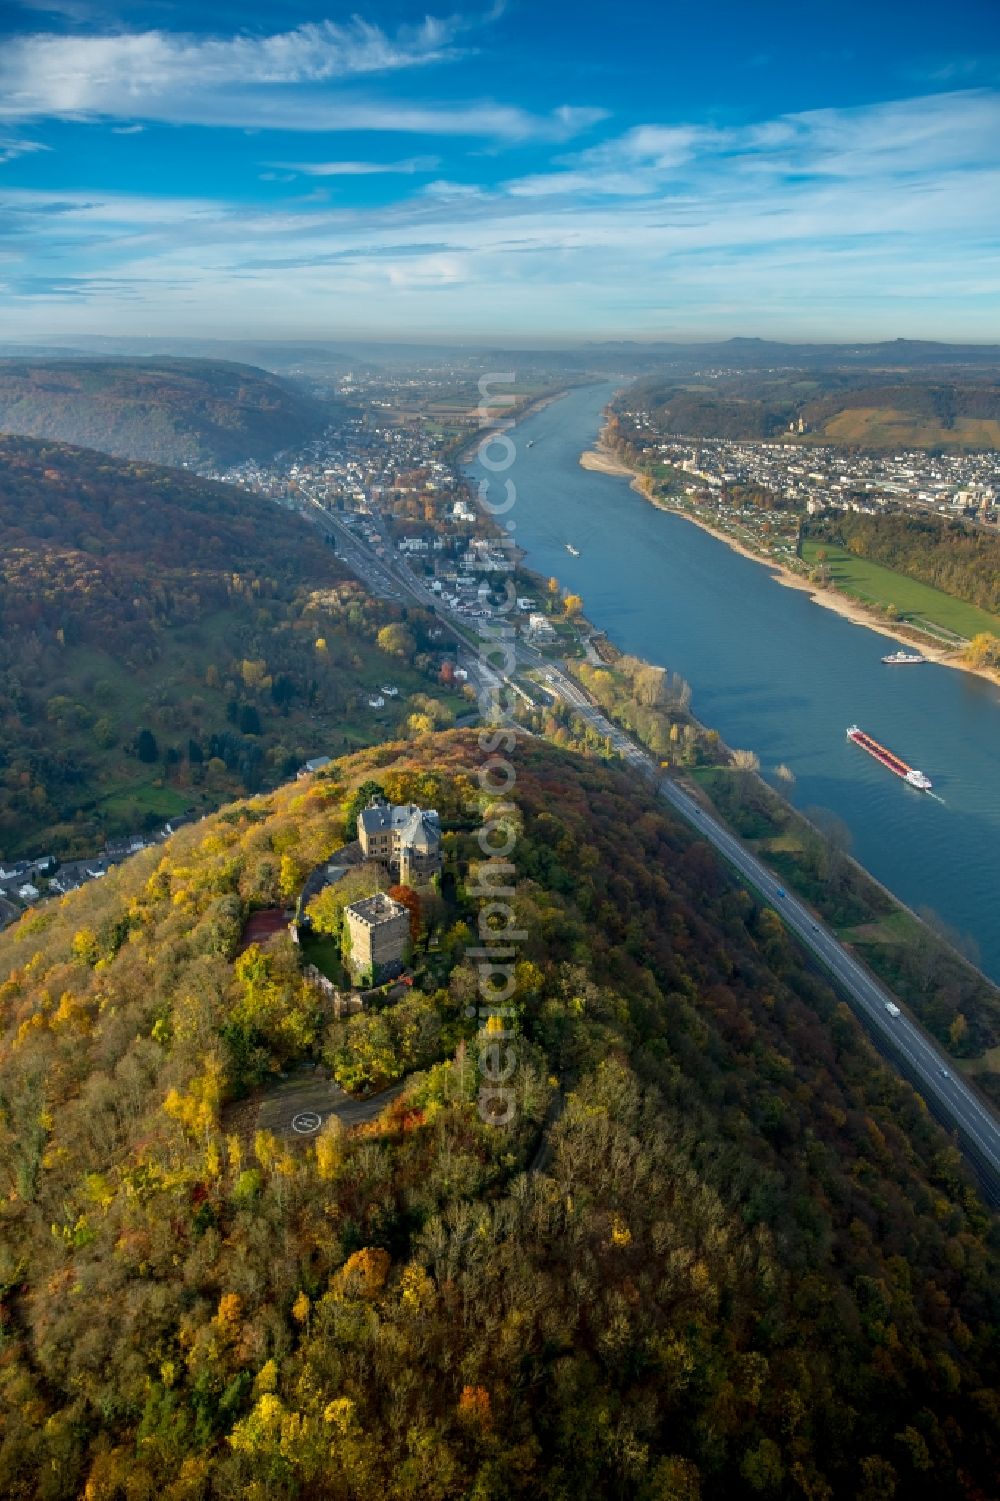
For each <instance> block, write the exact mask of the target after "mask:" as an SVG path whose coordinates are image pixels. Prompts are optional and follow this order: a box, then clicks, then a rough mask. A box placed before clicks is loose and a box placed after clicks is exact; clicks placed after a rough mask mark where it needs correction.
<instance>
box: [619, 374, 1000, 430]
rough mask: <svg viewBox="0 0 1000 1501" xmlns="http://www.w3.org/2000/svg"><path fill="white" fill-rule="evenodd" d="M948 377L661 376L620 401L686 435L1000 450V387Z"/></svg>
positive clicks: (981, 379)
mask: <svg viewBox="0 0 1000 1501" xmlns="http://www.w3.org/2000/svg"><path fill="white" fill-rule="evenodd" d="M948 374H949V376H951V378H945V372H944V371H940V370H938V371H935V372H934V373H933V374H931V373H929V372H919V371H912V372H910V373H909V375H908V378H904V376H903V375H902V373H901V372H899V371H894V372H889V371H878V372H876V371H871V372H866V373H865V374H863V375H862V374H861V373H860V372H858V373H851V372H848V371H844V370H831V369H827V370H815V371H809V372H807V371H797V372H789V371H777V370H768V371H754V372H750V371H747V372H745V373H742V374H734V373H729V374H727V375H720V376H719V377H718V378H716V379H714V380H713V381H712V382H711V384H710V385H709V384H707V383H706V382H705V381H704V379H702V378H700V377H693V378H688V379H686V380H685V379H684V378H682V377H681V378H678V377H673V378H670V379H664V378H663V376H658V377H654V378H646V379H644V380H642V381H640V382H639V383H638V384H637V385H636V386H634V387H632V389H631V390H630V391H629V392H627V393H626V394H625V396H624V397H623V398H622V404H623V405H625V406H632V405H641V406H644V407H646V408H647V409H650V410H652V412H653V413H654V415H655V419H656V423H657V426H658V427H659V429H660V430H661V431H662V432H665V433H672V434H677V435H678V436H683V437H689V438H728V439H731V440H735V441H740V440H758V441H768V440H773V439H775V438H779V437H784V438H792V437H794V438H795V440H796V441H798V442H801V443H804V444H806V445H808V444H812V443H823V444H837V445H839V446H841V447H846V448H858V449H884V448H915V449H917V448H923V449H937V448H941V449H969V450H972V449H1000V381H998V380H997V379H996V378H995V377H994V376H992V375H991V374H989V373H987V372H985V371H984V372H982V373H980V372H972V371H968V372H962V373H961V374H959V373H958V372H955V373H954V374H953V375H952V373H951V372H948ZM800 424H801V431H800ZM790 429H793V430H794V431H790Z"/></svg>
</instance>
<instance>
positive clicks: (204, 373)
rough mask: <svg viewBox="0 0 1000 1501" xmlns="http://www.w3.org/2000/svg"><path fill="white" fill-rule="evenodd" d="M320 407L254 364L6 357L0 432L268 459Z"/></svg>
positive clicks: (197, 462) (195, 457)
mask: <svg viewBox="0 0 1000 1501" xmlns="http://www.w3.org/2000/svg"><path fill="white" fill-rule="evenodd" d="M324 415H325V412H324V408H323V406H322V405H321V403H319V402H318V401H316V400H315V399H314V398H313V397H311V396H310V395H308V394H306V393H304V392H302V391H300V390H298V389H297V388H296V387H295V386H294V385H292V384H290V383H289V382H287V381H285V380H282V379H281V378H280V377H278V376H275V375H272V374H270V373H269V372H268V371H265V370H258V369H256V368H254V367H252V366H250V365H237V364H231V363H228V362H223V361H212V360H194V359H155V360H154V359H103V358H102V359H85V358H71V357H68V358H61V359H44V358H35V357H31V358H23V359H21V358H18V359H0V432H7V433H14V434H18V435H22V436H26V437H33V438H46V439H54V440H57V441H59V442H63V443H73V444H79V445H81V446H84V447H88V448H99V449H102V450H103V451H104V452H106V453H110V454H114V455H115V456H116V457H118V458H125V459H141V460H146V461H149V462H152V463H156V464H171V465H190V466H192V467H201V466H206V465H208V466H224V465H228V464H232V463H237V462H239V461H241V460H243V459H263V458H268V457H269V456H270V455H271V454H273V453H276V452H277V451H278V450H279V449H282V448H289V447H292V446H293V445H295V444H297V443H300V442H302V441H303V440H305V439H307V438H308V437H310V436H311V435H312V434H313V433H315V432H316V431H317V430H318V429H319V428H320V427H321V425H322V423H323V420H324Z"/></svg>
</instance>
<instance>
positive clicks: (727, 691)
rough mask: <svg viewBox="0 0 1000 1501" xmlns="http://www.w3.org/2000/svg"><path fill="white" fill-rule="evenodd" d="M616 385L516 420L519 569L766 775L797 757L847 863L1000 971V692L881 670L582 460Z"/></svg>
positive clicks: (869, 648)
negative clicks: (579, 608) (904, 769)
mask: <svg viewBox="0 0 1000 1501" xmlns="http://www.w3.org/2000/svg"><path fill="white" fill-rule="evenodd" d="M614 390H615V387H614V386H612V385H599V386H588V387H585V388H582V389H580V390H576V391H573V392H571V393H570V394H569V395H567V396H565V397H563V398H561V399H560V400H558V401H556V402H553V403H552V404H551V405H549V406H547V407H545V408H543V409H542V410H541V411H539V412H536V413H534V414H533V415H532V416H530V417H528V418H526V419H525V420H524V421H523V422H522V423H521V424H519V425H518V427H517V428H515V429H514V430H513V431H512V438H513V441H514V443H515V445H516V450H517V457H516V460H515V463H514V465H513V467H512V468H510V469H509V470H508V471H506V472H505V473H504V474H501V475H498V476H494V477H493V481H492V483H493V489H492V491H491V494H492V495H493V496H494V497H496V498H499V497H500V495H501V494H502V493H503V492H502V482H503V480H504V479H507V478H512V479H513V480H514V483H515V486H516V490H517V500H516V503H515V505H514V507H513V509H512V510H511V512H510V513H509V515H510V517H512V518H513V520H514V521H515V523H516V538H517V541H518V542H519V543H520V545H521V546H522V547H524V548H525V550H526V552H527V555H528V556H527V562H528V565H529V567H531V568H534V569H536V570H537V571H538V572H539V573H542V574H544V575H546V576H548V575H550V574H555V575H556V577H557V578H559V580H560V581H561V582H562V584H563V585H564V586H565V587H567V588H571V589H572V590H574V591H575V592H578V593H580V594H581V595H582V596H583V600H584V606H585V609H586V613H587V616H588V618H589V619H590V620H591V621H593V623H594V624H595V625H596V626H598V627H601V628H603V629H604V630H606V631H607V632H608V635H609V636H610V637H611V638H612V640H613V641H614V642H615V643H616V644H617V645H618V646H620V647H621V648H622V649H623V650H624V651H627V652H634V653H635V654H636V655H638V656H642V657H645V658H647V659H648V660H649V661H652V662H656V663H658V664H660V665H661V666H664V667H669V668H671V669H673V670H674V671H676V672H680V673H682V674H683V675H684V677H685V678H687V680H688V681H689V682H690V684H691V686H692V689H693V695H694V697H693V704H692V707H693V710H694V712H695V713H696V714H697V715H698V717H699V719H701V720H702V721H703V722H704V723H705V724H707V725H710V726H713V727H714V728H716V729H717V730H718V731H719V732H720V734H721V735H722V737H723V739H724V740H725V741H726V742H727V744H729V745H731V746H741V747H747V748H749V749H751V750H754V751H756V752H757V754H758V755H759V756H760V760H761V766H762V769H763V771H764V772H765V774H767V773H769V772H773V769H774V767H775V766H776V765H778V764H779V763H780V762H785V763H786V764H787V765H788V766H790V767H791V768H792V771H793V772H794V773H795V778H796V782H795V787H794V791H793V798H794V801H795V803H796V804H797V805H798V806H799V807H801V808H806V809H808V808H816V807H821V808H824V809H829V810H831V811H832V812H834V813H835V814H837V815H838V816H839V817H840V818H841V819H842V820H843V821H844V822H845V823H846V824H847V825H848V827H849V828H850V830H851V833H852V835H853V843H852V846H851V850H852V853H853V854H854V855H855V857H856V858H857V859H858V860H860V861H861V863H862V864H863V865H865V866H867V868H868V869H869V870H870V871H872V872H873V874H874V875H876V876H877V877H878V878H879V880H880V881H882V882H883V883H884V884H885V885H886V886H888V887H889V888H890V890H892V891H894V892H895V893H897V895H898V896H899V897H901V899H902V900H903V901H904V902H906V903H908V904H909V905H910V906H911V907H916V908H931V909H933V911H934V912H935V913H937V914H938V915H939V916H940V917H941V918H943V919H944V921H945V922H946V923H948V924H949V925H950V926H951V927H952V928H954V929H957V930H958V931H959V932H960V933H962V934H963V935H968V936H970V937H971V938H972V939H973V940H974V942H975V946H976V949H977V950H978V956H979V961H980V963H981V964H982V967H983V968H984V969H985V970H986V971H987V972H988V973H989V974H990V975H992V976H993V978H994V979H996V980H1000V912H998V901H1000V691H998V690H997V689H996V688H994V687H993V686H991V685H990V684H988V683H986V682H984V681H983V680H981V679H979V678H975V677H971V676H970V675H968V674H967V673H963V672H956V671H954V670H953V669H951V668H946V667H937V666H932V665H929V664H928V665H926V666H922V667H885V666H883V665H882V663H881V661H880V658H881V656H882V655H883V653H885V652H886V651H891V650H893V643H892V642H891V641H890V640H889V639H888V638H887V637H885V636H882V635H880V634H878V633H876V632H874V631H870V630H868V629H866V628H864V627H861V626H857V625H853V624H851V623H850V622H849V621H847V620H845V619H843V618H842V617H841V616H839V615H836V614H834V613H833V611H831V610H827V609H824V608H823V607H822V606H820V605H817V604H814V603H813V602H812V600H811V599H810V598H809V596H808V594H806V593H804V592H803V591H801V590H798V589H789V588H785V587H783V586H782V585H781V584H780V583H778V582H777V581H776V580H775V578H774V577H773V575H772V574H771V573H770V572H769V570H768V569H767V568H766V567H764V566H762V565H761V564H759V563H754V562H752V561H751V560H749V559H747V558H743V557H741V556H740V555H739V554H738V553H735V552H733V551H732V549H731V548H729V547H727V546H726V544H725V543H724V542H721V541H719V540H717V539H716V538H715V537H712V536H710V535H709V534H708V533H707V532H704V531H702V530H701V529H700V528H699V527H696V526H694V525H692V523H691V522H689V521H686V520H684V518H683V517H680V516H674V515H671V514H670V513H668V512H664V511H659V510H657V509H656V508H655V507H653V506H651V505H650V504H649V503H648V502H647V501H645V500H643V499H642V497H641V496H639V495H637V494H636V493H635V492H634V491H633V490H632V489H630V487H629V481H628V480H627V479H620V478H617V477H612V476H609V475H603V474H597V473H594V472H590V471H587V470H584V469H582V468H581V467H580V463H579V459H580V454H581V453H582V452H583V450H584V449H586V448H591V447H593V445H594V442H595V440H596V438H597V435H598V432H599V430H600V426H601V420H602V419H601V414H602V411H603V408H604V407H605V405H606V403H607V402H608V400H609V399H610V397H611V395H612V393H613V391H614ZM529 442H530V443H531V447H530V448H529V447H528V444H529ZM501 456H502V455H501V451H500V450H499V449H494V450H492V452H491V455H490V457H492V458H493V459H494V460H499V459H500V458H501ZM468 473H469V476H470V478H472V479H473V480H478V479H479V477H480V476H481V475H482V474H483V473H484V471H483V470H482V469H481V468H480V467H479V465H478V463H473V464H471V465H470V466H469V467H468ZM567 543H572V544H573V546H575V547H577V548H579V550H580V556H579V557H578V558H574V557H571V556H570V554H569V553H568V552H567V551H566V544H567ZM854 722H856V723H858V724H860V725H861V726H862V728H863V729H866V730H868V731H869V733H870V734H872V735H874V736H875V738H876V739H878V740H880V741H881V742H882V743H883V744H884V745H887V746H889V748H890V749H891V750H894V751H896V752H897V753H898V754H899V755H900V756H902V757H903V759H904V760H906V761H908V762H909V763H910V765H911V766H918V767H920V768H921V769H922V770H923V771H925V772H926V773H927V775H928V776H929V777H931V778H932V779H933V782H934V792H935V796H934V797H931V796H926V795H924V794H922V793H920V792H917V791H915V790H913V789H911V788H909V787H907V786H906V785H905V784H904V783H902V782H901V781H899V780H898V779H897V778H896V777H894V776H892V775H891V773H889V772H888V771H885V770H884V769H883V768H882V767H881V766H879V764H878V763H877V762H876V761H874V760H872V758H871V757H870V756H866V755H865V754H864V752H863V751H860V750H858V749H857V748H856V747H855V746H853V745H852V744H851V743H850V742H849V741H848V740H847V739H846V737H845V733H844V732H845V729H846V727H847V726H848V725H849V724H851V723H854ZM938 797H939V798H940V801H939V800H938Z"/></svg>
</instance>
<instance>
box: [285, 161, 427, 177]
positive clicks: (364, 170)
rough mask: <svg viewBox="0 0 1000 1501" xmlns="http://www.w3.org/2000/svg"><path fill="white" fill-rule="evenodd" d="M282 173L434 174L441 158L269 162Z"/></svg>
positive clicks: (342, 174)
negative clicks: (390, 160)
mask: <svg viewBox="0 0 1000 1501" xmlns="http://www.w3.org/2000/svg"><path fill="white" fill-rule="evenodd" d="M268 165H269V166H271V167H277V168H278V169H279V170H280V171H282V172H301V173H302V174H303V175H304V176H306V177H371V176H378V175H380V174H382V173H393V174H395V173H402V174H403V175H409V174H411V173H413V172H433V171H434V169H435V168H436V167H438V166H440V157H437V156H411V157H407V158H406V160H405V161H400V162H269V163H268Z"/></svg>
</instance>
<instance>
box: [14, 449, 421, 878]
mask: <svg viewBox="0 0 1000 1501" xmlns="http://www.w3.org/2000/svg"><path fill="white" fill-rule="evenodd" d="M393 619H394V613H393V612H392V611H389V610H388V609H386V608H385V607H383V606H380V605H378V604H377V603H376V602H374V601H372V600H370V599H368V598H366V596H365V595H364V594H363V593H362V591H361V589H360V587H359V586H358V585H357V584H356V583H354V582H353V580H351V579H350V578H349V576H348V575H347V573H346V571H345V570H344V569H343V568H342V566H341V565H340V564H339V563H338V562H337V560H336V557H335V556H334V554H333V552H332V551H331V549H330V548H329V547H327V546H325V545H324V544H323V542H322V540H321V537H320V534H319V533H317V532H316V531H315V529H313V528H312V527H310V526H308V525H307V523H306V522H304V521H302V520H301V519H300V518H299V517H298V516H295V515H293V514H291V513H289V512H285V511H282V510H280V509H279V508H278V507H277V506H276V505H275V504H274V503H273V502H271V501H268V500H264V499H261V498H259V497H257V496H254V495H250V494H247V493H244V492H243V491H237V490H234V489H230V488H228V487H226V486H223V485H214V484H210V483H208V482H207V481H203V480H198V479H195V478H193V477H191V476H188V475H185V474H183V473H180V472H178V471H176V470H166V469H158V468H154V467H152V466H150V465H143V464H135V463H132V464H127V463H123V462H121V461H120V460H116V459H111V458H108V457H107V456H106V455H104V454H99V453H93V452H90V451H88V450H85V449H74V448H68V447H65V446H63V445H57V444H47V443H41V442H36V441H33V440H31V439H26V438H6V439H0V857H9V856H11V855H16V854H21V853H32V852H35V853H39V852H41V849H42V848H43V847H44V848H45V850H46V851H47V850H48V849H50V848H51V849H53V850H54V852H55V853H56V854H66V853H81V854H88V853H92V852H93V851H94V850H96V848H97V847H98V846H99V845H100V843H101V842H102V841H103V837H104V836H105V835H107V834H116V833H123V832H133V831H139V830H141V829H142V828H143V827H144V826H146V825H147V824H155V823H156V822H157V821H162V820H163V819H164V818H166V817H168V816H170V815H171V814H177V813H180V812H182V811H183V810H184V809H186V808H188V807H194V808H197V809H199V810H201V811H204V809H205V807H206V806H212V807H214V806H217V805H218V803H219V802H221V801H225V800H226V799H227V798H228V797H232V796H235V795H236V794H238V793H239V792H241V791H245V790H254V789H256V788H257V787H259V786H260V785H261V782H262V781H264V780H266V779H268V778H270V779H271V780H272V781H275V780H278V779H279V778H280V777H282V776H288V775H291V774H292V773H293V772H294V771H295V768H296V767H297V766H298V765H299V764H301V762H302V760H303V759H305V757H307V756H313V755H317V754H320V753H323V752H329V751H330V750H334V751H336V750H341V749H343V748H345V747H353V746H356V745H359V744H367V743H370V742H371V741H372V740H374V739H379V738H381V737H383V736H384V735H385V734H387V733H393V731H394V727H395V726H398V725H400V724H402V723H403V722H404V721H405V719H406V716H407V714H408V713H409V712H411V711H413V710H414V709H416V708H418V707H419V709H420V711H421V712H429V713H430V715H431V718H432V722H433V719H434V716H435V715H436V714H439V713H440V714H444V715H445V717H447V714H448V712H449V711H448V709H447V706H446V705H445V704H440V703H438V708H436V709H435V708H434V706H433V705H432V706H431V708H430V710H429V711H428V710H427V706H426V705H424V704H423V703H419V702H418V704H416V705H415V704H414V703H413V702H408V699H410V697H411V696H412V694H413V693H414V692H418V693H421V692H424V691H425V690H428V691H430V692H432V693H433V692H435V691H436V689H435V687H434V685H433V684H432V682H431V681H430V678H431V677H433V676H434V674H435V672H436V666H435V663H436V658H435V651H436V649H437V643H436V642H431V641H430V640H429V638H428V635H427V630H428V625H429V621H428V620H427V619H426V618H424V617H423V616H421V615H420V613H419V612H413V614H412V615H411V618H410V620H409V621H408V622H407V623H406V626H405V628H404V627H403V626H402V625H401V624H400V623H398V622H397V623H396V624H393ZM380 631H383V632H385V633H386V634H383V636H382V643H383V645H384V646H386V647H387V648H388V649H387V650H383V649H382V647H380V645H379V644H378V633H379V632H380ZM386 681H392V682H393V683H394V684H396V685H397V686H398V687H399V689H400V693H399V697H398V698H397V699H394V700H391V701H390V702H389V703H388V704H387V705H386V706H385V708H384V710H382V711H380V712H379V714H378V715H375V714H373V713H372V712H371V710H370V709H369V708H368V707H367V697H368V694H370V693H372V692H373V691H374V690H375V689H377V688H378V687H380V686H381V684H382V683H384V682H386ZM435 702H437V701H435ZM439 722H440V721H439Z"/></svg>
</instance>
